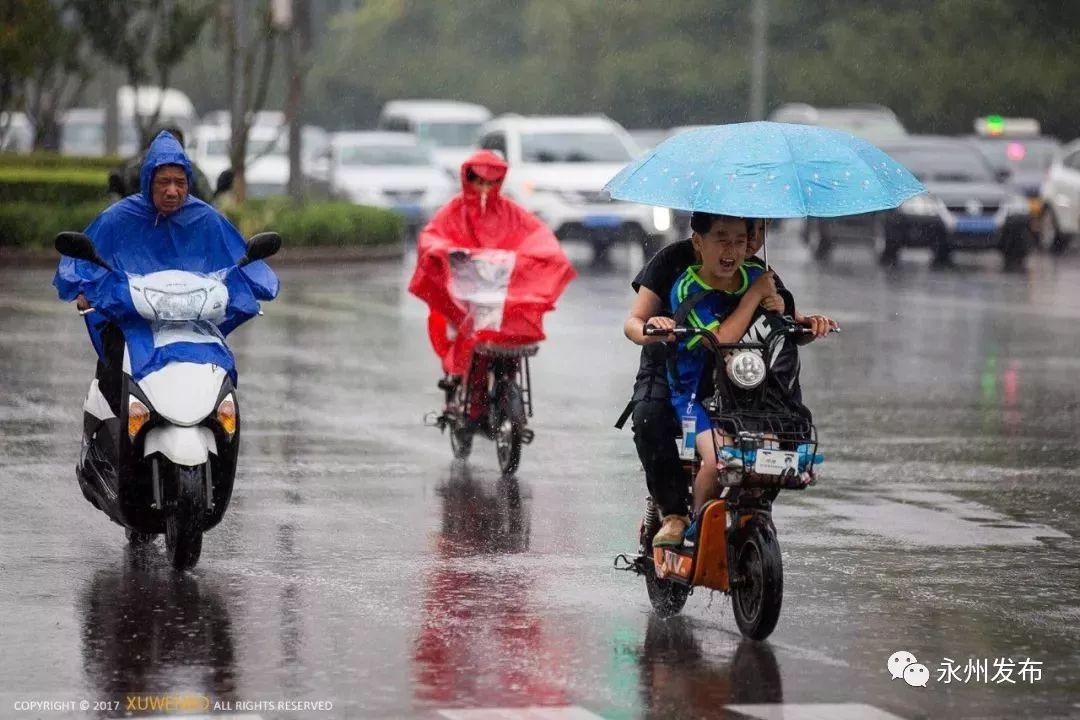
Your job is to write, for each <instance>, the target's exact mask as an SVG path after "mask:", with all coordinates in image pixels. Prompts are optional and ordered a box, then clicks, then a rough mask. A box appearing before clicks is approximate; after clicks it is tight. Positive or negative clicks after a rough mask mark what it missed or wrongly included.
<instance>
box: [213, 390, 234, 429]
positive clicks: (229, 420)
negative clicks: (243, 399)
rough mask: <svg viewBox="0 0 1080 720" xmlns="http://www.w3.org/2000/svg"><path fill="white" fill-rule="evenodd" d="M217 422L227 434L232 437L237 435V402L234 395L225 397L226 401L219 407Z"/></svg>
mask: <svg viewBox="0 0 1080 720" xmlns="http://www.w3.org/2000/svg"><path fill="white" fill-rule="evenodd" d="M217 420H218V422H219V423H221V427H222V428H224V430H225V432H227V433H228V434H229V437H232V436H233V435H235V434H236V401H235V400H233V396H232V393H229V394H228V395H226V396H225V399H224V400H222V401H221V403H220V404H219V405H218V407H217Z"/></svg>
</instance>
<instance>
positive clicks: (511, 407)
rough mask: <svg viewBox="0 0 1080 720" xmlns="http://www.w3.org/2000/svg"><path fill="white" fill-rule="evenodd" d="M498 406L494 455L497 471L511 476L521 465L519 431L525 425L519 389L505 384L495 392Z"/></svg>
mask: <svg viewBox="0 0 1080 720" xmlns="http://www.w3.org/2000/svg"><path fill="white" fill-rule="evenodd" d="M497 397H498V398H499V400H498V406H497V412H496V416H495V454H496V455H497V456H498V458H499V469H500V470H501V471H502V474H503V475H504V476H509V475H513V474H514V473H515V472H517V469H518V465H520V464H521V443H522V434H521V430H522V428H523V427H524V425H525V403H524V401H523V400H522V397H521V388H520V387H518V386H517V385H516V384H514V383H507V384H506V385H504V386H503V388H502V391H501V392H497Z"/></svg>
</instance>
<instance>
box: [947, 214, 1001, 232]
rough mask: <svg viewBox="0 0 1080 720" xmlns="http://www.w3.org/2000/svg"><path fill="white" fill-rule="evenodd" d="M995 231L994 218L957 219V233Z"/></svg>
mask: <svg viewBox="0 0 1080 720" xmlns="http://www.w3.org/2000/svg"><path fill="white" fill-rule="evenodd" d="M993 231H994V218H993V217H966V218H957V220H956V232H961V233H991V232H993Z"/></svg>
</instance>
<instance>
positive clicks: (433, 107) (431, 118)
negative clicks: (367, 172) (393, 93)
mask: <svg viewBox="0 0 1080 720" xmlns="http://www.w3.org/2000/svg"><path fill="white" fill-rule="evenodd" d="M490 118H491V111H490V110H488V109H487V108H486V107H484V106H482V105H475V104H473V103H465V102H457V101H453V100H391V101H390V102H388V103H386V105H384V106H383V108H382V112H380V113H379V122H378V129H379V130H385V131H388V132H407V133H412V134H413V135H415V136H416V137H417V138H419V139H420V140H421V141H422V142H426V143H428V144H430V145H431V147H432V148H433V150H434V153H435V160H436V162H438V163H439V164H440V165H442V166H443V167H445V168H446V169H448V170H451V171H453V172H454V173H457V172H458V170H460V169H461V163H463V162H465V159H466V158H467V157H469V155H470V153H471V152H472V150H473V148H475V147H476V140H477V138H479V137H480V126H481V125H482V124H484V123H485V122H486V121H487V120H488V119H490Z"/></svg>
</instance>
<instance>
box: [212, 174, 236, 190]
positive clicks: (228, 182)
mask: <svg viewBox="0 0 1080 720" xmlns="http://www.w3.org/2000/svg"><path fill="white" fill-rule="evenodd" d="M235 177H236V175H235V173H233V171H232V168H226V169H224V170H222V171H221V174H220V175H218V176H217V187H216V188H214V197H217V196H218V195H221V194H222V193H227V192H229V191H230V190H232V186H233V179H235Z"/></svg>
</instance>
